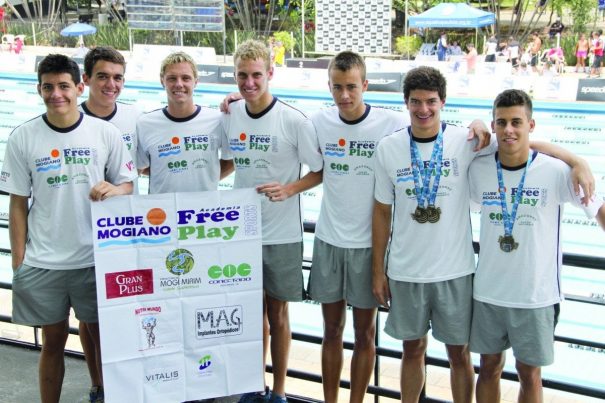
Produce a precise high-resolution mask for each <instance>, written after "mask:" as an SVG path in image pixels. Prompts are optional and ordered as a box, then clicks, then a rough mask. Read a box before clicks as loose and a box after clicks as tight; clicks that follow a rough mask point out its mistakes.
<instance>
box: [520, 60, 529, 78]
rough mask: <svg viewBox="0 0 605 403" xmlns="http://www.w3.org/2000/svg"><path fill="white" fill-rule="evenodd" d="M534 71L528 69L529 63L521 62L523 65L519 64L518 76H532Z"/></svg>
mask: <svg viewBox="0 0 605 403" xmlns="http://www.w3.org/2000/svg"><path fill="white" fill-rule="evenodd" d="M531 74H532V71H531V70H530V69H529V67H527V63H526V62H521V64H519V69H518V70H517V75H518V76H531Z"/></svg>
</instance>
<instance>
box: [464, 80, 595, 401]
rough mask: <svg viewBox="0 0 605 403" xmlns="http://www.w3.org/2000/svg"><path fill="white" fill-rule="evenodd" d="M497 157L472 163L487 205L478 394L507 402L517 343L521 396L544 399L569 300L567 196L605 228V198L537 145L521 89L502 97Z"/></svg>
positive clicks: (477, 321)
mask: <svg viewBox="0 0 605 403" xmlns="http://www.w3.org/2000/svg"><path fill="white" fill-rule="evenodd" d="M493 119H494V120H493V121H492V128H493V130H494V131H495V133H496V137H497V140H498V152H497V154H496V155H495V156H493V155H490V156H485V157H481V158H477V159H476V160H475V161H473V163H472V164H471V167H470V170H469V181H470V189H471V198H472V199H473V201H475V202H477V203H480V204H481V231H480V244H481V252H480V254H479V263H478V267H477V272H476V273H475V279H474V290H473V300H474V301H473V320H472V328H471V338H470V348H471V351H473V352H476V353H480V354H481V368H480V371H479V378H478V380H477V401H478V402H497V401H500V376H501V375H502V370H503V367H504V361H505V351H506V350H507V349H508V348H510V347H512V349H513V353H514V355H515V359H516V368H517V372H518V375H519V381H520V384H521V387H520V388H519V390H520V391H519V401H523V402H541V401H542V400H543V397H542V379H541V367H542V366H544V365H550V364H552V363H553V361H554V349H553V342H554V330H555V325H556V323H557V317H558V313H559V303H560V302H561V300H562V291H561V265H562V263H561V259H562V253H561V247H560V229H561V228H560V226H561V216H562V210H563V205H564V203H566V202H571V203H572V204H574V205H576V206H578V207H582V208H583V209H584V211H585V213H586V214H587V216H589V217H596V218H597V221H598V222H599V224H600V225H601V227H603V229H605V205H604V204H603V202H602V201H597V200H591V199H589V198H585V199H584V202H585V205H582V199H581V198H580V196H579V195H577V194H576V193H575V191H574V188H573V184H572V179H571V172H570V169H569V167H568V166H567V165H565V164H564V163H563V162H561V161H559V160H557V159H555V158H552V157H549V156H547V155H544V154H541V153H538V152H537V151H534V150H532V149H531V148H530V143H529V136H530V133H531V132H532V131H533V130H534V127H535V124H536V123H535V121H534V119H533V118H532V101H531V99H530V98H529V96H528V95H527V94H526V93H525V92H523V91H521V90H506V91H504V92H502V93H501V94H500V95H498V96H497V97H496V100H495V101H494V108H493Z"/></svg>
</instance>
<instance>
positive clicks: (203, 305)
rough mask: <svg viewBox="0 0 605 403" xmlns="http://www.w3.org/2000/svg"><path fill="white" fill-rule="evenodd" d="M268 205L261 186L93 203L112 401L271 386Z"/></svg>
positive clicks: (204, 394) (108, 397)
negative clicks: (266, 379) (266, 362)
mask: <svg viewBox="0 0 605 403" xmlns="http://www.w3.org/2000/svg"><path fill="white" fill-rule="evenodd" d="M260 211H261V209H260V200H259V196H258V195H257V193H256V192H255V191H254V190H253V189H240V190H229V191H225V190H223V191H216V192H196V193H167V194H158V195H145V196H127V197H116V198H112V199H109V200H107V201H104V202H100V203H92V221H93V241H94V248H95V262H96V263H95V264H96V279H97V297H98V301H99V325H100V331H101V350H102V355H103V377H104V383H105V399H106V401H107V402H108V403H111V402H125V401H127V402H130V403H134V402H162V403H164V402H183V401H186V400H196V399H204V398H211V397H218V396H228V395H234V394H239V393H244V392H250V391H255V390H262V389H263V372H264V368H263V364H262V363H263V360H262V348H263V346H262V324H263V320H262V234H261V217H260Z"/></svg>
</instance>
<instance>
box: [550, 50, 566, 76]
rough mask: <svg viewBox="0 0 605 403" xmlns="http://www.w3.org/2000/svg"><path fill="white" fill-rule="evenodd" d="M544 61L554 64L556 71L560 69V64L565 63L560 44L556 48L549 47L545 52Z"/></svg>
mask: <svg viewBox="0 0 605 403" xmlns="http://www.w3.org/2000/svg"><path fill="white" fill-rule="evenodd" d="M546 61H547V62H550V63H551V65H553V66H554V69H555V70H556V71H559V72H560V71H561V70H562V69H561V66H563V65H564V64H565V56H564V55H563V49H561V47H560V46H558V47H556V48H550V49H549V50H548V53H547V54H546Z"/></svg>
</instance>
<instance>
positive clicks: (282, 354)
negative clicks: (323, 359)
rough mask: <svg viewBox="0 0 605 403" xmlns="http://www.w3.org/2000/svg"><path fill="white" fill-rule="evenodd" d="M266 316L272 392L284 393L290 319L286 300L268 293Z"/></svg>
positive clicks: (289, 338)
mask: <svg viewBox="0 0 605 403" xmlns="http://www.w3.org/2000/svg"><path fill="white" fill-rule="evenodd" d="M265 300H266V302H267V316H268V318H269V330H270V332H271V362H272V363H273V393H275V394H277V395H280V396H285V395H286V373H287V371H288V355H289V354H290V342H291V341H292V334H291V333H290V319H289V316H288V302H286V301H280V300H278V299H275V298H272V297H270V296H268V295H266V296H265Z"/></svg>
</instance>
